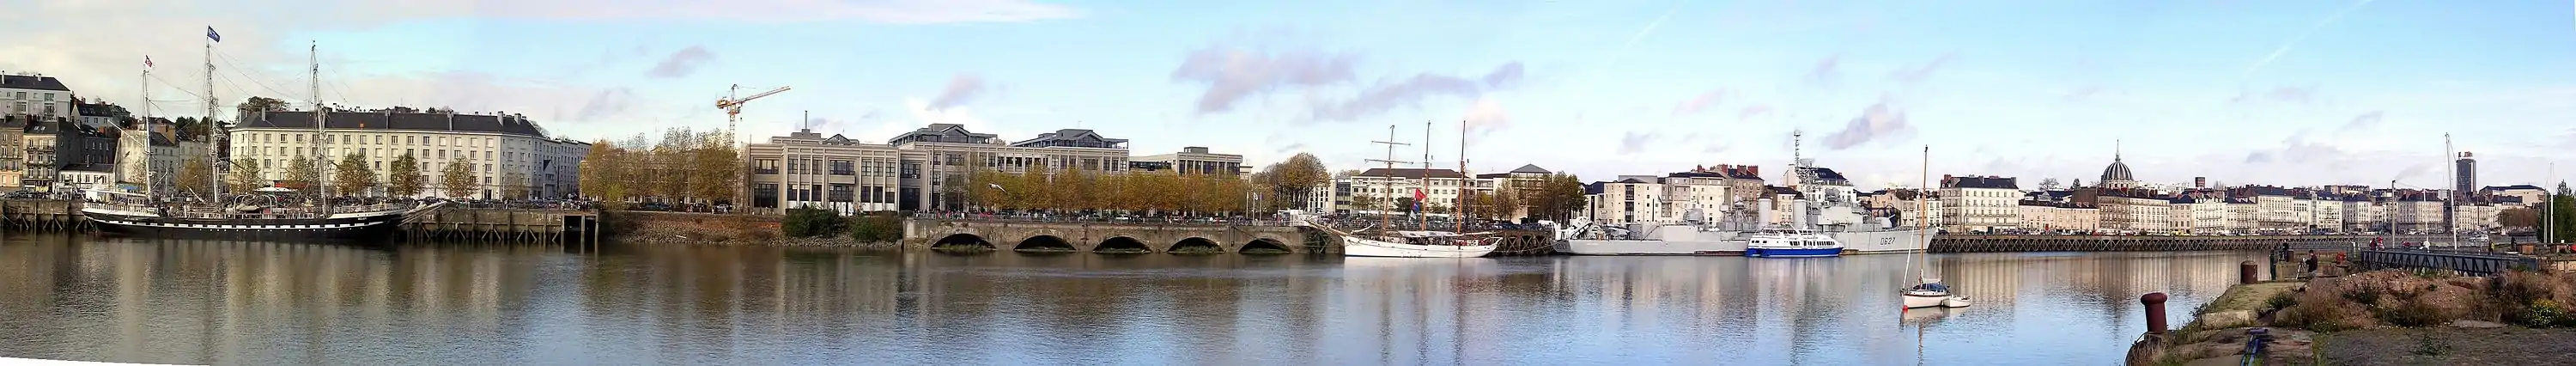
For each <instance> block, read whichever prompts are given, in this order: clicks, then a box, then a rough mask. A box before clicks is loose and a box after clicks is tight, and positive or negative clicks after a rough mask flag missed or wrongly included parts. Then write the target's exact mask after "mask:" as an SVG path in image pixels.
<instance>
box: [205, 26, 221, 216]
mask: <svg viewBox="0 0 2576 366" xmlns="http://www.w3.org/2000/svg"><path fill="white" fill-rule="evenodd" d="M214 31H215V30H214V28H213V27H207V28H206V33H207V34H208V35H209V37H206V119H205V120H202V121H198V122H199V123H203V124H205V125H206V180H209V182H206V183H207V185H206V186H207V187H209V188H211V189H209V190H208V191H209V193H211V194H209V195H207V197H206V198H207V199H208V200H212V201H214V202H215V203H217V204H218V206H220V204H221V203H222V202H223V201H224V175H223V174H217V170H216V169H215V167H217V166H222V165H224V164H223V163H224V160H223V151H224V148H223V147H224V144H223V141H222V140H219V139H221V138H224V137H226V136H223V134H221V133H217V132H220V131H217V129H216V127H220V126H221V124H220V123H218V122H215V106H216V104H217V102H216V101H215V37H212V36H211V35H213V34H214Z"/></svg>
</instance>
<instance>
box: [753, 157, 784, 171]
mask: <svg viewBox="0 0 2576 366" xmlns="http://www.w3.org/2000/svg"><path fill="white" fill-rule="evenodd" d="M751 172H752V173H759V174H778V159H757V160H752V161H751Z"/></svg>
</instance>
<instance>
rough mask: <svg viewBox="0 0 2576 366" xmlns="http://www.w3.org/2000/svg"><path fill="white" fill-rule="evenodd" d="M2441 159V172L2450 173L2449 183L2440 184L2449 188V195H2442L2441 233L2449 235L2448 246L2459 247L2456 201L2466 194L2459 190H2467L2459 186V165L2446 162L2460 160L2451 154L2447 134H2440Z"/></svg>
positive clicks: (2455, 154) (2458, 222) (2458, 218)
mask: <svg viewBox="0 0 2576 366" xmlns="http://www.w3.org/2000/svg"><path fill="white" fill-rule="evenodd" d="M2442 157H2443V159H2445V160H2443V161H2442V170H2443V171H2448V172H2451V174H2450V176H2451V181H2449V182H2442V184H2445V185H2450V186H2451V194H2447V195H2442V231H2444V232H2449V233H2450V234H2451V242H2450V245H2451V246H2453V247H2458V246H2460V203H2459V201H2458V200H2459V197H2460V195H2462V194H2468V192H2461V191H2460V189H2461V188H2467V187H2461V186H2460V169H2459V166H2460V164H2459V163H2456V162H2453V161H2451V160H2448V159H2458V158H2460V156H2459V153H2456V152H2452V149H2451V134H2449V133H2444V134H2442Z"/></svg>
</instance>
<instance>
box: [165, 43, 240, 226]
mask: <svg viewBox="0 0 2576 366" xmlns="http://www.w3.org/2000/svg"><path fill="white" fill-rule="evenodd" d="M206 31H207V32H208V33H213V32H214V30H213V29H207V30H206ZM205 76H206V119H204V120H200V121H198V123H201V124H205V125H206V136H205V139H206V142H207V144H206V180H208V182H206V186H207V187H211V189H210V191H211V192H212V193H213V194H212V195H209V197H207V199H211V200H214V201H215V202H222V201H223V200H224V175H223V174H216V170H215V166H217V165H219V164H218V163H222V162H223V159H222V158H223V151H224V148H223V147H224V145H223V142H222V141H221V140H218V139H219V138H223V137H224V136H216V135H218V133H217V132H219V131H218V130H217V129H216V128H215V127H218V126H220V125H218V124H216V122H215V106H216V102H215V38H214V37H206V75H205ZM147 102H148V101H147Z"/></svg>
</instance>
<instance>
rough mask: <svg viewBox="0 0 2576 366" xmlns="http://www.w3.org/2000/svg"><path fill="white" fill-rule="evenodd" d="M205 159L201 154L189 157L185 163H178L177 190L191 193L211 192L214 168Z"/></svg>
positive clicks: (213, 187) (202, 193) (212, 189)
mask: <svg viewBox="0 0 2576 366" xmlns="http://www.w3.org/2000/svg"><path fill="white" fill-rule="evenodd" d="M206 159H207V158H206V157H203V156H198V157H190V158H188V162H187V163H183V164H180V165H179V178H178V179H179V181H178V188H179V192H182V193H185V194H192V195H204V194H208V193H213V191H214V189H215V186H214V184H215V181H214V177H215V169H214V167H213V166H211V165H208V164H206Z"/></svg>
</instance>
